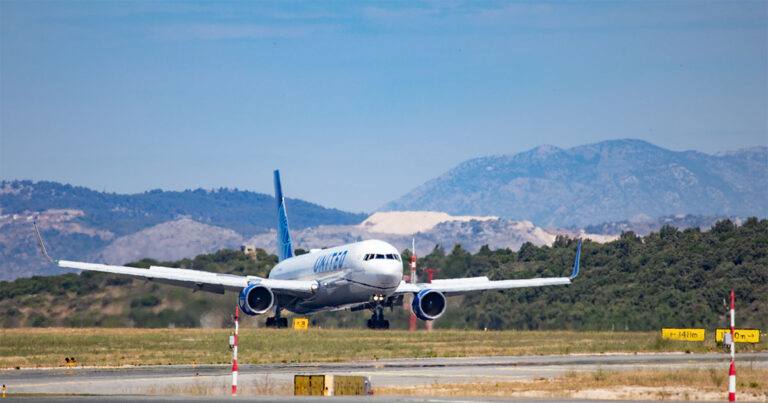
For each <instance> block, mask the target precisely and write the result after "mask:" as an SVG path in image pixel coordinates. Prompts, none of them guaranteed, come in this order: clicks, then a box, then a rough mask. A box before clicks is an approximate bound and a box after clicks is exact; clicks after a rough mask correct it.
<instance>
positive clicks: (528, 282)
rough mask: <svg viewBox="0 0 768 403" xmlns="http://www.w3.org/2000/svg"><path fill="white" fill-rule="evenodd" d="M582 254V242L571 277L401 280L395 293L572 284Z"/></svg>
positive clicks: (449, 292) (448, 292)
mask: <svg viewBox="0 0 768 403" xmlns="http://www.w3.org/2000/svg"><path fill="white" fill-rule="evenodd" d="M580 255H581V242H579V246H578V248H577V249H576V261H575V262H574V264H573V273H571V275H570V276H569V277H542V278H528V279H519V280H493V281H492V280H489V279H488V277H484V276H483V277H467V278H452V279H445V280H434V281H432V282H431V283H416V284H413V283H406V282H405V281H401V282H400V286H398V287H397V289H396V290H395V294H407V293H418V292H420V291H422V290H435V291H440V292H441V293H443V294H445V295H446V296H451V295H463V294H471V293H475V292H479V291H487V290H506V289H509V288H522V287H542V286H547V285H564V284H571V280H573V279H574V278H576V276H577V275H578V274H579V257H580Z"/></svg>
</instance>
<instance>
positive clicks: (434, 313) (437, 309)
mask: <svg viewBox="0 0 768 403" xmlns="http://www.w3.org/2000/svg"><path fill="white" fill-rule="evenodd" d="M446 305H447V304H446V302H445V295H443V293H441V292H440V291H436V290H422V291H419V293H418V294H416V295H414V296H413V304H412V305H411V306H412V307H413V313H414V314H415V315H416V317H417V318H419V319H421V320H435V319H437V318H439V317H440V315H442V314H443V312H445V307H446Z"/></svg>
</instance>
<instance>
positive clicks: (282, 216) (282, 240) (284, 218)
mask: <svg viewBox="0 0 768 403" xmlns="http://www.w3.org/2000/svg"><path fill="white" fill-rule="evenodd" d="M275 199H276V200H277V257H278V260H280V261H283V260H285V259H287V258H289V257H293V245H291V234H290V232H289V231H288V215H287V214H286V212H285V199H284V198H283V188H282V186H281V185H280V171H278V170H275Z"/></svg>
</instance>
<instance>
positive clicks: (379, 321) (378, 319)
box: [368, 305, 389, 329]
mask: <svg viewBox="0 0 768 403" xmlns="http://www.w3.org/2000/svg"><path fill="white" fill-rule="evenodd" d="M383 309H384V307H383V306H382V305H376V307H374V308H373V315H371V318H370V319H368V329H389V321H388V320H385V319H384V313H383V312H382V311H383Z"/></svg>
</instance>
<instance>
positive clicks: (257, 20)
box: [0, 0, 768, 212]
mask: <svg viewBox="0 0 768 403" xmlns="http://www.w3.org/2000/svg"><path fill="white" fill-rule="evenodd" d="M616 138H639V139H644V140H647V141H650V142H652V143H654V144H656V145H659V146H662V147H665V148H669V149H672V150H690V149H693V150H699V151H703V152H708V153H714V152H717V151H722V150H731V149H738V148H744V147H749V146H755V145H766V144H768V2H765V1H754V2H719V1H718V2H706V1H692V2H688V1H672V2H639V1H638V2H607V1H593V2H578V1H571V2H556V3H546V2H483V1H480V2H461V1H456V2H454V1H440V2H437V1H435V2H417V1H403V2H398V1H394V2H365V1H350V2H343V1H340V2H322V1H312V2H287V1H278V2H253V3H250V2H249V3H236V2H234V3H233V2H226V3H223V4H220V3H219V2H169V3H160V2H132V1H119V2H118V1H114V2H107V1H99V2H87V1H82V2H73V1H52V2H36V1H19V2H16V1H7V0H2V1H0V179H33V180H55V181H60V182H65V183H71V184H74V185H82V186H87V187H91V188H94V189H96V190H106V191H110V192H118V193H133V192H141V191H144V190H149V189H155V188H162V189H169V190H182V189H187V188H198V187H203V188H215V187H237V188H240V189H248V190H254V191H258V192H264V193H272V183H271V180H272V176H271V171H272V170H273V169H275V168H279V169H280V170H281V172H282V174H283V186H284V191H285V194H286V195H287V196H289V197H298V198H302V199H305V200H308V201H312V202H316V203H320V204H323V205H325V206H329V207H336V208H341V209H345V210H350V211H356V212H359V211H372V210H374V209H375V208H377V207H379V206H381V205H383V204H384V203H386V202H388V201H390V200H393V199H395V198H397V197H399V196H401V195H403V194H405V193H406V192H407V191H409V190H410V189H412V188H413V187H415V186H417V185H419V184H421V183H423V182H424V181H426V180H429V179H431V178H433V177H436V176H438V175H440V174H441V173H443V172H445V171H446V170H448V169H450V168H451V167H453V166H455V165H457V164H458V163H460V162H462V161H464V160H467V159H470V158H474V157H478V156H484V155H492V154H514V153H518V152H521V151H525V150H528V149H531V148H533V147H536V146H538V145H542V144H552V145H556V146H558V147H563V148H567V147H572V146H576V145H580V144H585V143H592V142H597V141H601V140H607V139H616Z"/></svg>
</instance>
